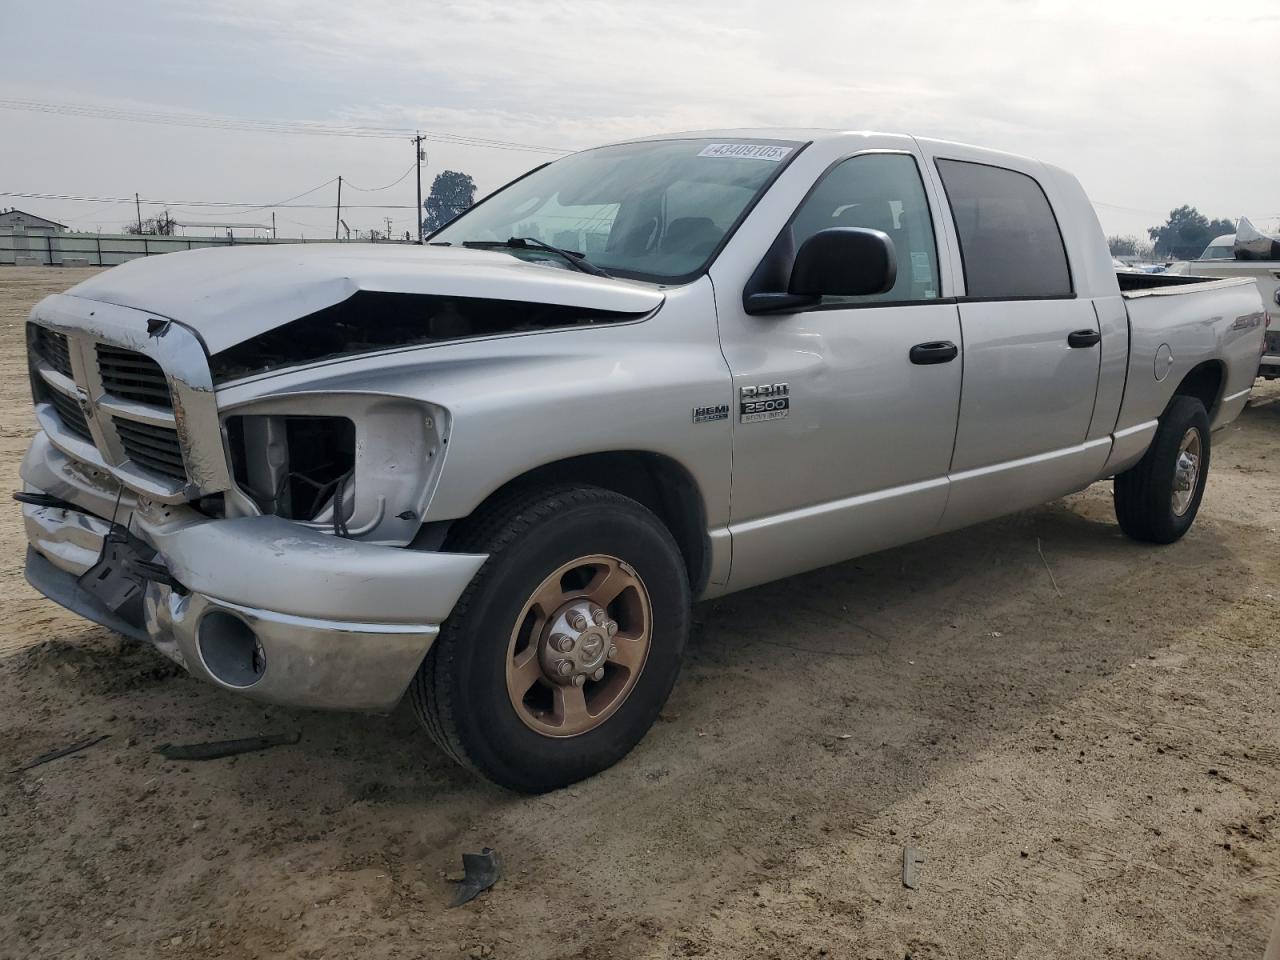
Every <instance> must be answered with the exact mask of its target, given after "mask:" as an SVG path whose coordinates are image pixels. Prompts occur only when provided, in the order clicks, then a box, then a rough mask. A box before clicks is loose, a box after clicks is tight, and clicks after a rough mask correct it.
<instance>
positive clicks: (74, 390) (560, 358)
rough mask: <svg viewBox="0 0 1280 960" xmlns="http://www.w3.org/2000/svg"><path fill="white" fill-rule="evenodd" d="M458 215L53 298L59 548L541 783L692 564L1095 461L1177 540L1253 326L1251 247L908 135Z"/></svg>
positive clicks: (818, 552)
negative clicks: (1222, 249)
mask: <svg viewBox="0 0 1280 960" xmlns="http://www.w3.org/2000/svg"><path fill="white" fill-rule="evenodd" d="M430 243H431V246H429V247H427V248H425V249H423V248H418V249H413V248H394V247H377V248H373V247H362V248H352V247H338V246H329V247H319V246H316V247H311V246H308V247H292V248H283V247H269V248H257V249H241V250H221V251H197V252H193V253H189V254H187V253H178V254H173V255H171V256H167V257H160V258H154V259H151V260H140V261H135V262H133V263H130V264H127V265H125V266H123V267H118V268H116V269H114V270H111V271H109V272H107V273H104V274H101V275H99V276H97V277H94V278H93V279H91V280H87V281H85V282H84V283H81V284H79V285H78V286H76V287H74V288H72V290H71V291H70V292H69V293H67V294H64V295H60V296H54V297H50V298H48V299H46V300H44V301H43V302H41V303H40V304H39V305H38V306H37V307H36V308H35V309H34V310H33V311H32V314H31V322H30V325H29V330H28V332H29V343H30V353H29V356H30V366H31V375H32V383H33V390H34V394H35V404H36V416H37V418H38V421H39V424H40V432H39V433H38V434H37V435H36V437H35V439H34V440H33V442H32V444H31V448H30V450H29V452H28V454H27V457H26V460H25V462H24V464H23V467H22V478H23V481H24V489H23V491H22V493H20V494H19V495H18V496H19V498H20V499H21V500H22V501H23V507H22V509H23V513H24V517H25V522H26V531H27V537H28V541H29V544H30V548H29V552H28V565H27V577H28V579H29V580H30V582H31V583H32V584H33V585H34V586H35V587H36V588H37V589H38V590H40V591H41V592H43V593H44V594H45V595H46V596H48V597H50V598H51V599H53V600H55V601H57V602H58V603H61V604H63V605H65V606H67V607H69V608H70V609H72V610H75V611H77V612H79V613H81V614H82V615H84V616H86V617H88V618H89V619H91V620H95V621H97V622H99V623H103V624H106V625H108V626H110V627H112V628H113V629H116V630H119V631H121V632H123V633H127V634H130V635H132V636H135V637H138V638H140V639H144V640H149V641H151V642H152V643H154V644H156V646H157V647H158V648H159V649H161V650H162V651H164V652H165V653H166V654H167V655H169V656H170V657H172V658H173V659H175V660H176V661H177V662H178V663H180V664H182V665H183V666H184V667H185V668H186V669H187V670H189V671H190V672H191V673H192V674H193V675H195V676H198V677H200V678H202V679H204V680H207V681H209V682H211V683H213V684H216V685H217V686H219V687H222V688H223V689H225V690H229V691H236V692H239V693H243V694H245V695H247V696H251V697H258V698H261V699H263V700H270V701H274V702H278V703H286V704H295V705H299V706H306V707H331V708H340V709H356V710H379V711H385V710H389V709H391V708H392V707H394V706H395V705H396V703H397V702H398V701H399V700H400V699H401V698H402V696H403V695H404V694H405V692H406V691H408V692H409V693H410V696H411V699H412V701H413V705H414V707H415V708H416V710H417V712H418V715H419V716H420V718H421V720H422V723H423V725H424V727H425V728H426V730H427V732H428V733H429V734H430V736H431V737H432V738H433V739H434V740H435V741H436V742H437V743H438V744H440V746H441V747H443V749H444V750H445V751H447V752H448V753H449V754H450V755H451V756H453V757H455V758H456V759H457V760H459V761H460V762H462V763H463V764H466V765H467V766H469V767H471V768H472V769H474V770H476V771H478V772H480V773H481V774H483V775H485V776H487V777H489V778H491V779H493V780H494V781H496V782H498V783H500V784H503V785H505V786H507V787H511V788H513V789H517V790H526V791H541V790H547V789H551V788H554V787H558V786H561V785H563V784H566V783H570V782H572V781H574V780H577V779H579V778H582V777H585V776H589V775H591V774H593V773H595V772H597V771H599V770H602V769H604V768H605V767H608V766H609V765H611V764H613V763H614V762H616V761H617V760H618V759H619V758H621V757H622V756H623V755H624V754H626V753H627V751H628V750H630V749H631V747H632V746H634V745H635V744H636V743H637V742H638V741H639V740H640V738H641V737H642V736H644V734H645V732H646V731H647V730H648V728H649V727H650V725H651V724H652V723H653V722H654V721H655V719H656V718H657V716H658V712H659V710H660V709H661V708H662V705H663V703H664V701H665V700H666V698H667V695H668V693H669V692H670V690H671V688H672V685H673V684H674V682H675V679H676V674H677V672H678V670H679V666H680V660H681V655H682V653H683V649H684V644H685V639H686V636H687V633H688V629H689V619H690V610H689V605H690V602H691V601H692V600H694V599H698V598H705V597H714V596H719V595H722V594H726V593H729V592H731V591H734V590H740V589H743V588H746V587H751V586H754V585H756V584H760V583H764V582H766V581H770V580H775V579H778V578H780V577H788V576H793V575H796V574H802V573H805V572H806V571H810V570H813V569H815V568H818V567H821V566H824V565H826V564H830V563H835V562H838V561H841V560H845V559H847V558H850V557H855V556H858V555H860V554H865V553H869V552H872V551H876V550H882V549H885V548H887V547H892V546H895V545H898V544H903V543H907V542H910V541H913V540H918V539H921V538H924V537H928V536H932V535H934V534H937V533H941V532H943V531H947V530H955V529H958V528H960V527H965V526H968V525H970V524H974V523H978V522H981V521H983V520H987V519H990V518H992V517H998V516H1001V515H1003V514H1007V513H1010V512H1012V511H1016V510H1021V509H1024V508H1027V507H1030V506H1034V505H1035V504H1038V503H1041V502H1043V501H1046V500H1051V499H1053V498H1056V497H1060V496H1063V495H1065V494H1068V493H1071V492H1073V491H1076V490H1080V489H1082V488H1083V487H1085V486H1088V485H1089V484H1090V483H1093V482H1094V481H1096V480H1099V479H1102V478H1106V477H1114V478H1115V481H1114V487H1115V509H1116V514H1117V517H1118V519H1119V522H1120V526H1121V528H1122V529H1123V530H1124V531H1125V532H1126V533H1127V534H1129V535H1130V536H1131V537H1134V538H1135V539H1138V540H1142V541H1146V542H1149V543H1169V542H1171V541H1173V540H1176V539H1178V538H1179V537H1181V536H1182V535H1183V534H1184V533H1186V531H1187V529H1188V528H1189V527H1190V526H1191V524H1192V522H1193V520H1194V519H1195V516H1196V512H1197V510H1198V508H1199V505H1200V499H1201V496H1202V495H1203V493H1204V488H1205V479H1206V476H1207V474H1208V469H1209V464H1210V452H1211V445H1212V436H1213V431H1214V430H1216V429H1219V428H1221V427H1223V426H1225V425H1226V424H1228V423H1230V422H1231V421H1232V420H1233V419H1234V418H1235V417H1236V416H1237V415H1238V414H1239V413H1240V411H1241V409H1242V408H1243V407H1244V404H1245V402H1246V400H1247V398H1248V395H1249V391H1250V388H1251V386H1252V384H1253V380H1254V374H1255V372H1256V369H1257V358H1258V355H1259V352H1260V346H1261V342H1262V328H1263V322H1264V311H1263V308H1262V303H1261V301H1260V300H1259V297H1258V293H1257V290H1256V289H1255V287H1254V285H1253V284H1252V283H1251V282H1249V281H1247V280H1243V279H1234V278H1227V279H1222V280H1216V281H1214V280H1197V279H1192V278H1186V277H1167V276H1153V275H1146V274H1129V273H1124V274H1119V275H1117V272H1116V270H1115V268H1114V266H1113V264H1112V262H1111V258H1110V255H1109V254H1108V251H1107V244H1106V241H1105V239H1104V237H1103V234H1102V230H1101V228H1100V227H1099V225H1098V221H1097V218H1096V217H1095V215H1094V213H1093V208H1092V206H1091V205H1090V203H1089V200H1088V199H1087V198H1086V196H1085V194H1084V192H1083V190H1082V189H1081V187H1080V185H1079V183H1078V182H1077V181H1076V180H1075V178H1074V177H1072V176H1071V175H1070V174H1068V173H1066V172H1065V171H1063V170H1060V169H1058V168H1057V167H1053V166H1050V165H1048V164H1044V163H1040V162H1038V161H1035V160H1029V159H1026V158H1022V157H1015V156H1011V155H1008V154H1003V153H997V152H994V151H990V150H983V149H980V148H977V147H967V146H962V145H960V144H955V143H945V142H941V141H934V140H922V139H916V138H913V137H910V136H898V135H887V134H868V133H832V132H814V131H794V130H772V131H745V132H744V131H730V132H716V133H700V134H686V135H682V136H674V137H659V138H653V139H649V140H640V141H633V142H629V143H623V144H616V145H613V146H608V147H601V148H598V149H594V150H587V151H583V152H582V153H578V154H574V155H572V156H569V157H566V158H564V159H561V160H558V161H556V162H554V163H552V164H550V165H547V166H545V167H541V168H539V169H537V170H535V171H533V172H531V173H530V174H528V175H526V176H525V177H523V178H521V179H519V180H517V181H515V182H513V183H512V184H510V185H508V186H507V187H505V188H503V189H502V190H500V191H498V192H497V193H495V194H494V195H492V196H490V197H489V198H488V199H486V200H484V201H483V202H481V203H480V204H478V205H476V206H475V207H473V208H471V209H470V210H469V211H467V212H466V213H464V214H462V215H461V216H460V217H459V218H458V219H456V220H455V221H453V222H452V223H450V224H449V225H448V226H446V227H445V228H444V229H442V230H441V231H439V232H438V233H436V234H435V235H434V236H433V237H432V238H431V240H430ZM782 668H783V666H782V665H780V666H779V669H782Z"/></svg>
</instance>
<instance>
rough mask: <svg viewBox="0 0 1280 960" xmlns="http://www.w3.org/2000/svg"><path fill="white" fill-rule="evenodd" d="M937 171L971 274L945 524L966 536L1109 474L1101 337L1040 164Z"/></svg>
mask: <svg viewBox="0 0 1280 960" xmlns="http://www.w3.org/2000/svg"><path fill="white" fill-rule="evenodd" d="M1011 162H1013V161H1012V160H1011ZM934 166H935V169H936V170H937V173H938V176H939V179H940V181H941V184H942V187H943V190H944V193H945V196H946V198H947V202H948V206H949V212H950V215H951V218H952V221H953V223H954V228H955V233H956V236H957V239H958V242H959V243H958V245H959V252H960V258H961V265H962V268H963V277H964V295H963V296H961V297H960V298H959V308H960V327H961V334H962V336H963V339H964V390H963V393H962V396H961V400H960V417H959V423H958V426H957V430H956V443H955V451H954V453H953V454H952V458H951V469H950V476H951V481H952V489H951V494H950V497H949V499H948V503H947V510H946V514H945V516H944V519H943V526H944V527H957V526H962V525H964V524H967V523H972V522H975V521H977V520H981V519H984V518H986V517H992V516H997V515H1000V514H1003V513H1008V512H1011V511H1013V510H1018V509H1021V508H1023V507H1026V506H1031V505H1034V504H1036V503H1041V502H1043V501H1045V500H1048V499H1052V498H1053V497H1055V496H1059V495H1061V494H1063V493H1067V492H1070V491H1071V490H1074V489H1078V488H1079V487H1080V486H1083V485H1084V483H1087V482H1088V479H1087V478H1088V477H1089V475H1090V474H1091V471H1094V470H1096V469H1097V468H1099V467H1101V463H1097V464H1095V463H1094V461H1095V460H1097V459H1098V457H1101V458H1102V459H1104V460H1105V455H1106V450H1105V446H1106V441H1101V442H1095V443H1094V444H1086V437H1087V435H1088V432H1089V424H1090V420H1091V418H1092V416H1093V408H1094V401H1095V398H1096V396H1097V392H1098V376H1099V361H1100V357H1101V348H1100V343H1101V332H1100V329H1099V324H1098V318H1097V315H1096V314H1095V312H1094V306H1093V302H1092V301H1091V300H1090V299H1088V298H1081V297H1077V295H1076V291H1075V289H1074V286H1073V283H1072V276H1071V268H1070V266H1069V264H1068V260H1067V253H1066V248H1065V245H1064V243H1063V239H1062V233H1061V231H1060V230H1059V227H1058V222H1057V219H1056V217H1055V216H1054V211H1053V208H1052V206H1051V205H1050V202H1049V199H1048V197H1047V196H1046V195H1045V191H1044V189H1043V188H1042V186H1041V184H1040V183H1039V181H1038V180H1037V179H1036V177H1035V176H1033V174H1034V173H1036V172H1038V171H1037V169H1036V167H1037V166H1038V165H1035V164H1028V167H1029V169H1026V170H1015V169H1012V168H1010V167H1003V166H996V165H993V164H992V163H987V162H978V161H976V160H967V159H951V158H942V157H938V158H935V160H934ZM1095 447H1096V448H1097V449H1094V448H1095ZM1081 478H1085V479H1081Z"/></svg>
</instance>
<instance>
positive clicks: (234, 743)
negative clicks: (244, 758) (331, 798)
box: [156, 732, 302, 760]
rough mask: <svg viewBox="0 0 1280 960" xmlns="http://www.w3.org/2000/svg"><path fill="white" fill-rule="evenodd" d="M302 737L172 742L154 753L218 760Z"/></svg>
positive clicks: (277, 735)
mask: <svg viewBox="0 0 1280 960" xmlns="http://www.w3.org/2000/svg"><path fill="white" fill-rule="evenodd" d="M301 739H302V733H301V732H295V733H274V734H269V735H267V736H263V737H245V738H243V739H241V740H214V741H211V742H209V743H188V744H172V743H166V744H164V745H163V746H160V747H157V748H156V753H158V754H160V756H162V757H164V758H165V759H166V760H218V759H220V758H222V757H234V756H238V755H239V754H242V753H255V752H256V751H258V750H268V749H270V748H271V747H286V746H291V745H292V744H295V743H297V742H298V741H299V740H301Z"/></svg>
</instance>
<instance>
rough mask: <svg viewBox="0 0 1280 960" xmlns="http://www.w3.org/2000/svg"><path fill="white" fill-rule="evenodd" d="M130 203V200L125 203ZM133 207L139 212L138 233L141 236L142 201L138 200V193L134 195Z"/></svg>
mask: <svg viewBox="0 0 1280 960" xmlns="http://www.w3.org/2000/svg"><path fill="white" fill-rule="evenodd" d="M128 202H129V201H128V200H126V201H125V203H128ZM133 207H134V209H135V210H137V211H138V233H139V234H141V233H142V201H141V200H139V199H138V195H137V194H136V193H135V194H134V195H133Z"/></svg>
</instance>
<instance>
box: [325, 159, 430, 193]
mask: <svg viewBox="0 0 1280 960" xmlns="http://www.w3.org/2000/svg"><path fill="white" fill-rule="evenodd" d="M417 165H418V164H417V162H416V161H415V162H414V163H411V164H409V169H408V170H406V171H405V172H404V173H402V174H400V176H398V177H396V179H394V180H392V181H391V182H390V183H388V184H387V185H386V186H385V187H357V186H356V185H355V184H354V183H352V182H351V181H350V180H345V179H344V180H343V181H342V183H343V185H345V186H346V187H347V189H348V190H359V191H360V192H361V193H377V192H378V191H379V190H390V189H391V188H392V187H394V186H396V185H397V184H399V183H400V182H401V181H403V180H404V178H405V177H407V176H408V175H409V174H411V173H413V168H414V167H416V166H417ZM332 182H333V181H330V183H332Z"/></svg>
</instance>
